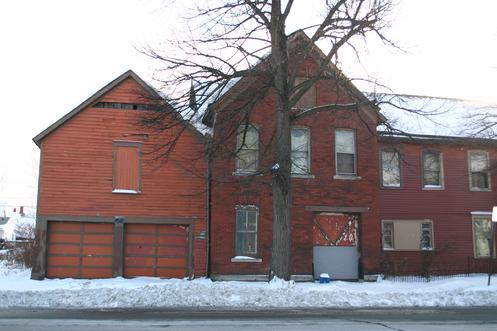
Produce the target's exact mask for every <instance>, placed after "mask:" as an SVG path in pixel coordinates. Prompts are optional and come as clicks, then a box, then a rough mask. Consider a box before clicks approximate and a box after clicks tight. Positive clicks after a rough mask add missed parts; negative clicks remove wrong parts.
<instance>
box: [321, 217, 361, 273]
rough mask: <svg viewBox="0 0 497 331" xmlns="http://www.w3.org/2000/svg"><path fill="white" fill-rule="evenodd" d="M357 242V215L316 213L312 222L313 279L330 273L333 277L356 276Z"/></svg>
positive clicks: (357, 264)
mask: <svg viewBox="0 0 497 331" xmlns="http://www.w3.org/2000/svg"><path fill="white" fill-rule="evenodd" d="M358 242H359V241H358V216H357V215H353V214H338V213H323V214H320V215H316V216H315V218H314V222H313V246H314V247H313V264H314V278H315V279H317V278H319V275H320V274H321V273H327V274H329V275H330V277H331V279H357V278H358V277H359V250H358Z"/></svg>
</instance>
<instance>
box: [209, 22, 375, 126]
mask: <svg viewBox="0 0 497 331" xmlns="http://www.w3.org/2000/svg"><path fill="white" fill-rule="evenodd" d="M310 42H312V41H311V38H309V37H308V36H307V35H306V34H305V32H304V31H302V30H297V31H295V32H293V33H292V34H290V35H289V36H288V48H289V49H293V48H296V47H298V45H299V44H301V43H310ZM314 46H315V47H313V50H312V51H311V52H310V53H309V55H310V56H311V57H313V58H315V59H317V60H322V59H324V58H325V57H326V55H325V54H324V53H323V51H322V50H321V49H320V48H319V47H318V46H317V45H315V44H314ZM270 58H271V53H269V54H267V55H266V56H264V57H263V59H262V60H261V61H259V62H258V63H257V64H256V65H255V68H257V67H261V66H263V65H264V64H266V63H267V62H268V61H269V59H270ZM327 69H328V70H329V71H331V72H333V73H335V74H337V75H336V76H337V77H340V76H341V77H345V75H344V74H343V73H342V72H341V71H340V69H338V68H337V67H336V66H335V65H334V64H333V63H331V62H329V63H328V68H327ZM256 80H257V77H256V76H246V77H242V78H235V79H232V80H231V81H233V82H232V83H230V82H231V81H230V82H228V84H227V85H226V88H225V90H224V91H223V92H222V94H221V96H220V97H219V99H217V100H216V101H214V102H213V103H211V104H209V106H208V107H207V111H206V112H205V114H204V117H203V119H202V122H203V123H204V124H206V125H208V126H212V120H213V113H214V109H215V108H218V107H219V106H220V105H222V104H223V103H224V102H226V101H227V100H230V99H231V100H232V99H235V98H236V97H238V96H239V95H241V94H242V93H243V92H245V91H246V90H247V89H248V88H249V87H250V86H251V85H252V84H253V83H254V82H255V81H256ZM340 83H341V84H343V86H344V87H345V89H346V90H347V91H348V92H350V94H351V96H352V97H353V98H356V99H357V100H360V101H361V102H363V103H365V104H368V105H370V106H371V107H372V108H373V110H374V111H375V114H374V115H375V116H377V117H378V118H383V115H382V114H381V113H379V107H378V106H377V105H376V104H374V103H373V102H372V100H370V99H368V98H367V97H366V95H364V94H363V93H362V92H361V91H360V90H359V89H358V88H357V87H356V86H355V85H354V84H353V83H352V82H351V81H350V80H348V79H344V80H342V81H341V82H340Z"/></svg>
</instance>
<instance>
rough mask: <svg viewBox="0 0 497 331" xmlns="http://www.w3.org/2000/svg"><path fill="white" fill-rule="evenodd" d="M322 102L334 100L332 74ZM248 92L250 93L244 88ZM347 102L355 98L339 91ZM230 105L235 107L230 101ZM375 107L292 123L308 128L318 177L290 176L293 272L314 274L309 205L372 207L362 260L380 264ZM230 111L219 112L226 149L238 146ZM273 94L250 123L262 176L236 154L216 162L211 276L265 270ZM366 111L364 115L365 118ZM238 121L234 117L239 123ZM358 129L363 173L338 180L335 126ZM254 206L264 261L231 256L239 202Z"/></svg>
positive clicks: (219, 135)
mask: <svg viewBox="0 0 497 331" xmlns="http://www.w3.org/2000/svg"><path fill="white" fill-rule="evenodd" d="M316 88H317V104H329V103H333V102H335V101H336V95H337V92H336V83H334V82H333V81H331V80H322V81H319V82H317V87H316ZM245 94H248V93H245ZM340 95H342V97H341V100H340V101H341V102H347V101H350V98H348V97H347V96H346V94H345V93H343V91H341V94H340ZM226 108H229V107H226ZM367 112H370V110H369V109H366V110H361V111H360V113H358V112H354V111H339V112H326V113H319V114H316V115H313V116H309V117H307V118H303V119H301V120H299V121H297V122H296V123H294V125H298V126H305V127H308V128H310V135H311V173H312V175H313V176H314V177H313V178H293V179H292V202H293V208H292V238H293V240H292V251H291V273H292V274H299V275H310V274H311V273H312V258H313V257H312V248H313V243H312V221H313V213H312V212H309V211H306V210H305V206H308V205H325V206H350V207H356V206H361V207H362V206H365V207H369V208H370V211H369V212H367V213H364V214H362V215H361V217H360V227H361V233H362V235H361V247H362V253H363V255H362V262H363V264H364V268H365V270H375V269H376V268H377V265H378V259H377V257H378V256H379V253H380V242H379V240H378V234H379V231H380V230H379V222H378V199H377V196H378V172H377V171H378V170H377V169H378V167H377V164H378V153H377V139H376V137H375V135H374V134H372V133H371V131H369V130H368V128H367V127H366V126H365V124H364V123H363V120H364V121H365V122H366V123H368V124H369V125H370V128H372V131H373V132H374V131H375V124H374V121H373V118H374V117H369V116H368V115H367ZM229 114H230V113H229V112H219V113H218V115H217V118H216V126H215V127H214V141H215V142H220V141H224V142H225V144H224V145H223V147H224V152H229V151H235V149H236V144H235V137H234V135H232V136H230V137H229V138H228V139H226V137H225V136H226V134H227V132H229V131H230V125H231V130H233V129H232V126H233V124H232V122H230V119H229V116H230V115H229ZM274 118H275V98H274V96H272V95H270V96H268V97H266V98H265V99H264V100H263V101H262V102H260V103H259V104H257V106H256V108H255V110H254V111H253V112H252V114H251V117H250V122H251V123H253V124H255V125H257V126H258V127H259V130H260V143H261V147H260V154H261V158H262V160H261V161H260V167H259V170H261V171H262V172H263V173H264V174H262V175H256V176H237V175H234V174H233V173H234V171H235V161H234V159H233V158H232V157H231V158H230V157H227V158H222V157H218V159H216V160H215V162H214V164H213V184H212V185H213V189H212V232H211V234H212V251H211V271H212V274H213V275H226V274H267V273H268V271H269V269H268V268H269V263H270V249H271V241H272V232H271V229H272V200H271V186H270V184H271V175H270V174H269V170H270V168H271V166H272V165H273V163H272V155H271V150H272V149H271V146H269V147H268V148H267V151H266V152H265V146H268V145H269V143H270V141H271V139H272V135H273V133H274V127H275V126H274ZM361 118H362V120H361ZM234 126H235V127H236V124H234ZM335 128H350V129H354V130H356V141H357V167H358V176H360V177H361V179H359V180H338V179H337V180H335V179H333V176H334V175H335V154H334V129H335ZM220 154H223V153H220ZM237 205H256V206H258V207H259V237H258V240H259V241H258V251H259V257H260V258H262V262H261V263H247V262H244V263H241V262H231V258H232V257H234V256H235V245H234V238H235V227H234V226H235V207H236V206H237Z"/></svg>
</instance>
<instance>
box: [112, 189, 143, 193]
mask: <svg viewBox="0 0 497 331" xmlns="http://www.w3.org/2000/svg"><path fill="white" fill-rule="evenodd" d="M112 193H117V194H140V193H141V191H135V190H123V189H114V190H112Z"/></svg>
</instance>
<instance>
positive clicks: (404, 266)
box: [381, 256, 497, 282]
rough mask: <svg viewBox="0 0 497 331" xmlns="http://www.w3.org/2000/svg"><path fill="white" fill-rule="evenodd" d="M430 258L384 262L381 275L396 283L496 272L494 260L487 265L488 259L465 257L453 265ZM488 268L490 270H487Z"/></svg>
mask: <svg viewBox="0 0 497 331" xmlns="http://www.w3.org/2000/svg"><path fill="white" fill-rule="evenodd" d="M435 262H436V261H434V260H433V259H430V257H422V258H421V259H420V261H413V260H412V259H400V260H384V261H383V262H382V264H381V274H382V276H383V278H384V279H388V280H391V281H397V282H416V281H417V282H429V281H431V280H442V279H449V278H453V277H464V276H470V275H474V274H488V272H489V270H490V271H491V272H492V273H493V272H495V271H497V267H496V265H497V263H496V260H495V259H493V260H492V261H491V264H489V262H490V261H489V259H475V258H474V257H472V256H467V257H466V259H465V260H461V259H457V260H455V261H454V263H453V264H449V263H440V262H436V263H435ZM489 266H490V268H489Z"/></svg>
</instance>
